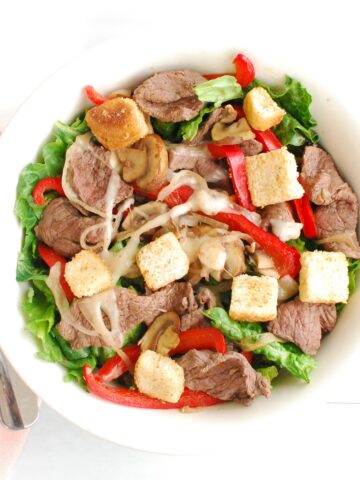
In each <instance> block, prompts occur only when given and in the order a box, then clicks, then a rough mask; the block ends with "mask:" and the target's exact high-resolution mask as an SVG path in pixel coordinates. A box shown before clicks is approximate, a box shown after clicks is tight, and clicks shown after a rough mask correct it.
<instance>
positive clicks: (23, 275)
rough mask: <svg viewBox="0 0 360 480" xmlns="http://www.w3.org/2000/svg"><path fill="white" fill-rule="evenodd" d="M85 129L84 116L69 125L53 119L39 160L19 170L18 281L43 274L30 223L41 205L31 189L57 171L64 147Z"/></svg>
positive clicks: (38, 214) (31, 223) (17, 197)
mask: <svg viewBox="0 0 360 480" xmlns="http://www.w3.org/2000/svg"><path fill="white" fill-rule="evenodd" d="M88 130H89V128H88V126H87V125H86V122H85V116H82V117H79V118H77V119H76V120H75V121H74V122H73V123H72V124H71V125H65V124H64V123H62V122H57V123H56V124H55V139H54V140H53V141H51V142H49V143H47V144H46V145H45V146H44V147H43V150H42V157H41V158H40V160H39V161H38V162H36V163H30V164H29V165H26V167H24V168H23V169H22V171H21V172H20V175H19V181H18V185H17V194H16V203H15V215H16V216H17V217H18V219H19V221H20V223H21V225H22V226H23V227H24V242H23V246H22V250H21V252H20V254H19V258H18V264H17V270H16V279H17V281H19V282H25V281H29V280H32V279H37V280H40V279H41V278H43V277H44V275H45V270H44V269H43V264H42V262H40V261H39V257H38V254H37V243H38V242H37V239H36V237H35V234H34V227H35V226H36V225H37V223H38V222H39V220H40V218H41V215H42V213H43V210H44V208H45V206H38V205H36V204H35V203H34V200H33V198H32V191H33V189H34V187H35V185H36V184H37V182H38V181H39V180H41V179H42V178H44V177H51V176H59V175H60V174H61V172H62V169H63V166H64V161H65V154H66V150H67V148H68V147H69V146H70V145H71V144H72V143H73V142H74V140H75V139H76V137H77V135H80V134H83V133H85V132H87V131H88ZM46 195H47V196H48V198H52V197H53V196H54V194H53V193H49V194H46Z"/></svg>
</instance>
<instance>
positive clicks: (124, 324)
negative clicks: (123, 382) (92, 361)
mask: <svg viewBox="0 0 360 480" xmlns="http://www.w3.org/2000/svg"><path fill="white" fill-rule="evenodd" d="M115 294H116V301H117V305H118V309H119V324H120V331H121V333H122V334H126V332H127V331H128V330H130V329H131V328H133V327H134V326H135V325H137V324H139V323H142V322H144V323H145V324H146V325H149V324H150V323H151V322H152V321H153V320H154V319H155V318H156V317H158V316H159V315H161V314H162V313H163V312H176V313H177V314H178V315H180V316H183V315H186V314H187V313H189V312H192V311H194V310H196V309H197V303H196V301H195V297H194V293H193V289H192V286H191V285H190V284H189V283H186V282H179V283H172V284H170V285H167V286H166V287H164V288H162V289H160V290H158V291H157V292H155V293H152V294H151V295H137V294H136V293H135V292H133V291H132V290H130V289H128V288H121V287H120V288H115ZM81 302H82V300H81V299H80V300H77V301H75V302H74V303H73V304H72V305H71V308H70V313H71V314H72V316H73V317H74V318H75V321H76V322H77V323H79V325H82V326H83V327H85V328H87V329H91V330H92V327H91V325H90V324H89V322H88V321H87V320H86V318H85V316H84V315H83V313H82V311H81V308H80V307H81ZM104 321H105V324H106V317H104ZM107 326H108V325H107ZM57 329H58V331H59V333H60V334H61V335H62V336H63V337H64V339H65V340H67V341H68V342H70V344H71V347H72V348H74V349H80V348H85V347H89V346H91V345H95V346H105V345H104V343H103V340H102V338H101V337H100V336H99V335H96V336H90V335H87V334H86V333H83V332H81V331H79V330H78V329H76V328H75V327H74V326H72V325H71V324H70V323H69V322H68V320H67V319H66V317H64V318H62V319H61V322H60V323H59V324H58V325H57ZM122 338H123V335H121V338H119V348H120V347H121V343H122Z"/></svg>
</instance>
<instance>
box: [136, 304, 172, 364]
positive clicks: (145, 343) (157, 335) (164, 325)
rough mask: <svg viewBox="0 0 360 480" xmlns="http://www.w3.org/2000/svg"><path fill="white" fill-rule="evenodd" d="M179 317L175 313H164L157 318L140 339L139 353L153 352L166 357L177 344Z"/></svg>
mask: <svg viewBox="0 0 360 480" xmlns="http://www.w3.org/2000/svg"><path fill="white" fill-rule="evenodd" d="M179 332H180V317H179V316H178V315H177V314H176V313H175V312H166V313H163V314H162V315H160V316H159V317H157V318H156V319H155V320H154V321H153V322H152V324H151V325H150V327H149V328H148V330H147V332H146V333H145V335H144V336H143V338H142V339H141V341H140V342H139V343H140V346H141V351H142V352H144V351H145V350H153V351H154V352H157V353H160V354H161V355H167V354H168V353H169V352H170V350H172V349H173V348H175V347H177V345H178V344H179V341H180V339H179Z"/></svg>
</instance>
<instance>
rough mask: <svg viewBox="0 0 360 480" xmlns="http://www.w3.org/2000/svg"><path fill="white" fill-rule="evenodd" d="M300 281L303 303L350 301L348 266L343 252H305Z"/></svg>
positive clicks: (302, 259) (302, 258)
mask: <svg viewBox="0 0 360 480" xmlns="http://www.w3.org/2000/svg"><path fill="white" fill-rule="evenodd" d="M299 280H300V285H299V292H300V300H301V301H302V302H308V303H338V302H342V303H346V302H347V300H348V297H349V275H348V264H347V260H346V256H345V255H344V254H343V253H342V252H323V251H318V250H315V251H314V252H304V253H303V254H302V255H301V270H300V278H299Z"/></svg>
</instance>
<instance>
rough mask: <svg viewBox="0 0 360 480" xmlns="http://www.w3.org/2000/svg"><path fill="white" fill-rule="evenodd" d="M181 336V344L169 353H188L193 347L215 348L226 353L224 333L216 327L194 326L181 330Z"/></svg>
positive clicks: (202, 348)
mask: <svg viewBox="0 0 360 480" xmlns="http://www.w3.org/2000/svg"><path fill="white" fill-rule="evenodd" d="M219 334H220V335H219ZM179 337H180V342H179V345H178V346H177V347H175V348H174V349H172V350H171V351H170V354H169V355H177V354H179V353H186V352H188V351H189V350H192V349H193V348H195V349H196V350H214V351H216V352H218V353H226V351H227V348H226V342H225V337H224V335H223V334H222V333H221V332H220V330H218V329H217V328H214V327H209V328H192V329H190V330H186V331H185V332H180V334H179Z"/></svg>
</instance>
